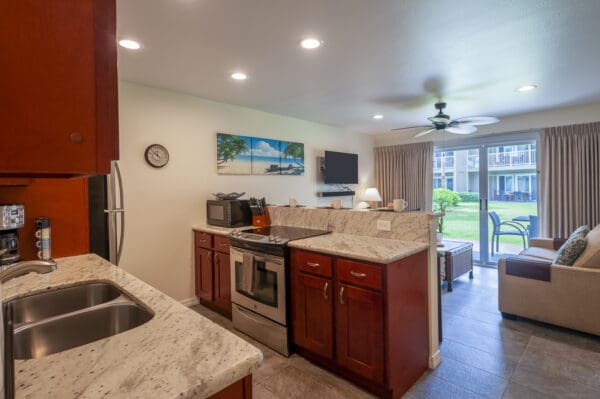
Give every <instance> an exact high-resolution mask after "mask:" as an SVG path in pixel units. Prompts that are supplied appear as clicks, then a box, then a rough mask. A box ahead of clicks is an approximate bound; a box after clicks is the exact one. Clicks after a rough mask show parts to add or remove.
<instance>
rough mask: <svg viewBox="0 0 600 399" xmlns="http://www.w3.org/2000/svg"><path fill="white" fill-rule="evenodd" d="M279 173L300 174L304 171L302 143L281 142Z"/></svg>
mask: <svg viewBox="0 0 600 399" xmlns="http://www.w3.org/2000/svg"><path fill="white" fill-rule="evenodd" d="M280 148H281V150H280V151H281V174H286V175H301V174H303V173H304V144H302V143H293V142H286V141H282V142H281V146H280Z"/></svg>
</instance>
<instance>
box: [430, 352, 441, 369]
mask: <svg viewBox="0 0 600 399" xmlns="http://www.w3.org/2000/svg"><path fill="white" fill-rule="evenodd" d="M441 362H442V353H441V352H440V351H439V349H438V350H437V351H435V353H434V354H433V356H431V357H430V358H429V368H430V369H431V370H433V369H435V368H436V367H437V366H439V365H440V363H441Z"/></svg>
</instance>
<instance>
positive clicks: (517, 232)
mask: <svg viewBox="0 0 600 399" xmlns="http://www.w3.org/2000/svg"><path fill="white" fill-rule="evenodd" d="M489 215H490V219H492V223H493V224H494V230H493V231H492V256H494V240H496V252H499V251H500V236H521V238H522V239H523V249H526V248H527V242H526V241H525V238H526V237H527V230H526V229H525V228H524V227H523V226H522V225H520V224H519V223H517V222H512V221H504V222H503V221H501V220H500V216H498V214H497V213H496V212H494V211H490V212H489ZM503 226H506V227H507V228H509V229H510V230H506V229H505V230H502V227H503Z"/></svg>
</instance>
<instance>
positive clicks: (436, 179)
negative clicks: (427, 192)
mask: <svg viewBox="0 0 600 399" xmlns="http://www.w3.org/2000/svg"><path fill="white" fill-rule="evenodd" d="M441 187H442V178H441V177H434V178H433V188H441Z"/></svg>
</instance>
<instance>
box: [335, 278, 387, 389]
mask: <svg viewBox="0 0 600 399" xmlns="http://www.w3.org/2000/svg"><path fill="white" fill-rule="evenodd" d="M335 291H336V292H337V293H338V298H337V301H336V304H335V314H336V318H335V327H336V328H335V330H336V351H335V354H336V359H337V362H338V363H339V365H340V366H342V367H345V368H347V369H348V370H351V371H353V372H355V373H357V374H360V375H362V376H364V377H366V378H368V379H371V380H373V381H376V382H378V383H383V341H384V336H383V299H382V295H381V293H379V292H374V291H370V290H366V289H363V288H358V287H354V286H352V285H348V284H340V283H338V284H336V289H335Z"/></svg>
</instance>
